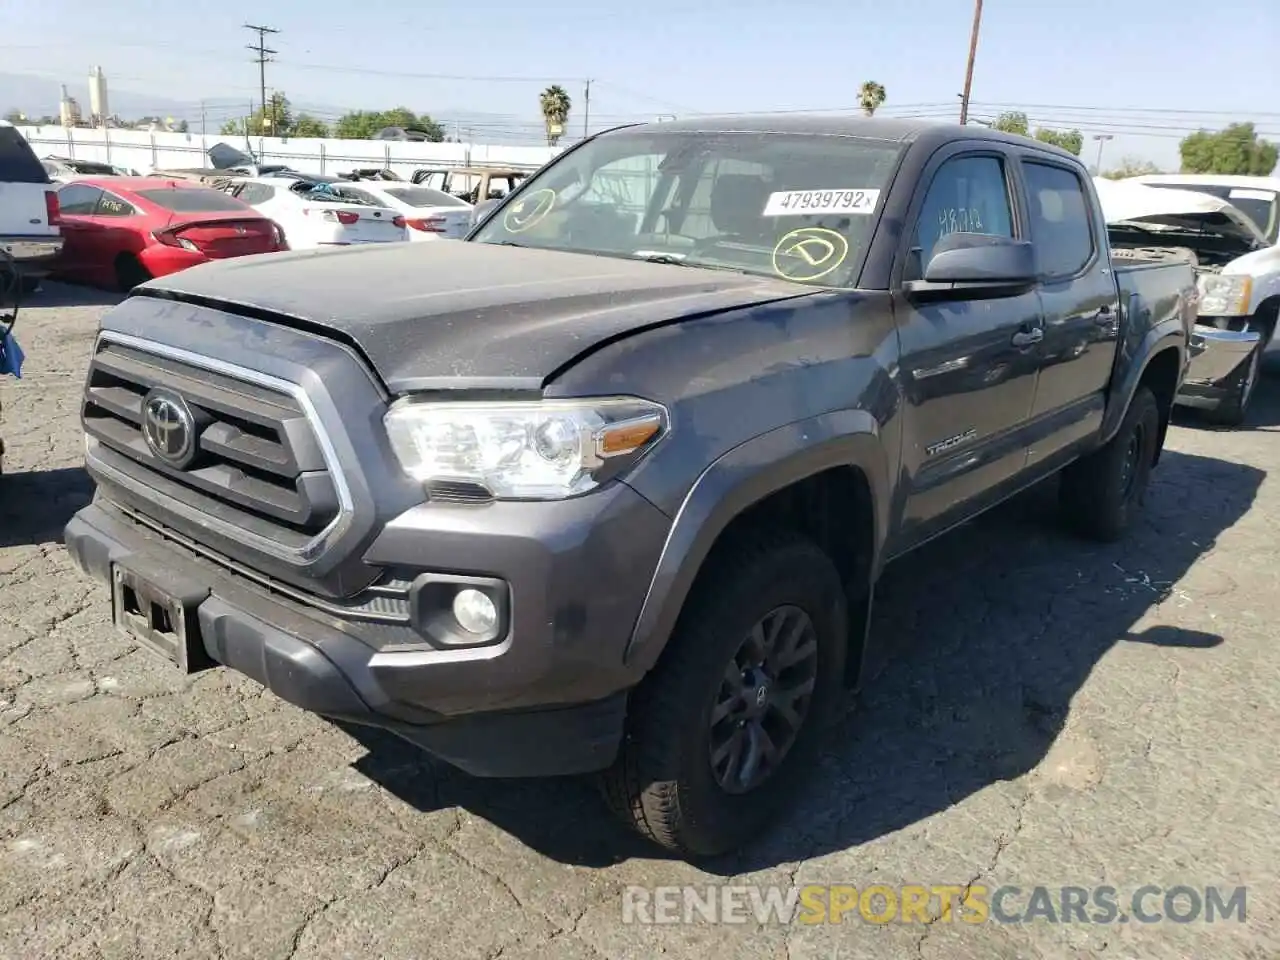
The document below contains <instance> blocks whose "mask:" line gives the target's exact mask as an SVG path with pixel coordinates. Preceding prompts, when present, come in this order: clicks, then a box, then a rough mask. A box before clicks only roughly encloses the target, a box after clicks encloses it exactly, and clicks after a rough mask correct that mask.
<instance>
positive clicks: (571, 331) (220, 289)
mask: <svg viewBox="0 0 1280 960" xmlns="http://www.w3.org/2000/svg"><path fill="white" fill-rule="evenodd" d="M819 292H820V291H819V290H817V289H815V288H813V287H806V286H802V285H800V284H797V283H792V282H790V281H786V280H780V279H773V278H768V277H752V276H746V275H743V274H739V273H730V272H723V271H713V270H703V269H698V268H694V267H681V266H673V265H670V264H655V263H646V262H644V261H641V260H630V259H625V258H616V257H603V256H593V255H589V254H576V253H564V252H560V251H553V250H537V249H531V248H522V247H505V246H498V245H493V244H481V243H468V242H466V241H460V240H447V241H440V242H438V243H429V244H423V243H389V244H377V245H369V246H366V247H359V248H347V249H336V250H323V249H321V250H301V251H295V252H289V253H279V254H262V255H259V256H255V257H244V258H236V259H231V260H222V261H216V262H212V263H208V264H204V265H201V266H198V267H194V268H192V269H190V270H184V271H182V272H180V273H175V274H171V275H169V276H167V277H162V278H159V279H156V280H152V281H150V282H148V283H147V284H145V285H144V286H142V287H139V288H138V289H137V294H138V295H142V296H153V297H154V296H160V297H166V298H171V299H177V300H182V299H191V300H194V301H196V302H201V303H206V304H208V305H211V306H215V307H218V308H221V309H224V310H230V311H232V312H238V313H248V314H251V315H255V316H260V317H263V318H264V319H267V320H271V321H275V322H278V323H285V324H288V325H290V326H295V327H298V328H300V329H310V330H314V331H316V332H318V333H321V334H327V335H330V336H335V337H336V338H338V339H340V340H344V341H346V342H348V343H350V344H351V345H352V346H354V347H355V348H356V349H358V350H359V351H360V352H361V353H362V354H363V355H364V356H365V357H366V358H367V359H368V361H369V363H370V364H371V365H372V366H373V368H374V370H375V371H376V373H377V374H378V376H379V377H381V379H382V380H383V382H384V383H385V384H386V386H387V389H388V390H389V391H391V392H392V393H403V392H408V391H413V390H441V389H502V390H537V389H540V388H541V387H542V386H543V385H544V384H545V382H546V381H547V380H548V379H549V378H551V377H552V376H554V375H555V374H556V373H557V372H558V371H559V370H561V369H562V368H564V367H565V366H567V365H568V364H570V363H572V362H573V361H574V360H575V359H576V358H578V357H579V356H581V355H583V354H585V353H587V352H589V351H591V350H592V349H593V348H595V347H597V346H600V345H603V344H605V343H607V342H609V341H612V340H615V339H618V338H620V337H622V336H625V335H627V334H629V333H634V332H636V331H639V330H642V329H645V328H648V327H653V326H659V325H661V324H665V323H669V322H672V321H675V320H680V319H684V318H689V317H692V316H697V315H705V314H709V313H715V312H717V311H721V310H728V309H733V308H735V307H746V306H754V305H760V304H765V303H770V302H775V301H781V300H788V299H794V298H796V297H804V296H812V295H814V294H816V293H819Z"/></svg>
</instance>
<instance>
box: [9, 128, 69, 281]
mask: <svg viewBox="0 0 1280 960" xmlns="http://www.w3.org/2000/svg"><path fill="white" fill-rule="evenodd" d="M59 219H60V218H59V216H58V195H57V193H55V192H54V185H53V184H52V183H50V182H49V175H48V174H47V173H46V172H45V169H44V166H43V165H42V164H41V163H40V161H39V160H38V159H36V155H35V153H34V152H33V151H32V149H31V145H30V144H29V143H27V141H26V139H25V138H24V137H23V136H22V134H21V133H19V132H18V130H17V129H16V128H15V127H14V126H13V125H12V124H10V123H7V122H5V121H2V120H0V250H3V251H5V253H7V254H9V256H11V257H13V259H14V261H15V262H16V264H17V267H18V275H19V278H20V283H21V285H22V287H23V288H24V289H25V290H27V291H30V290H33V289H34V288H35V287H36V286H37V285H39V283H40V278H41V277H43V276H44V275H45V274H46V273H47V272H48V271H49V267H50V266H51V265H52V263H53V261H54V260H55V259H56V258H57V256H58V254H59V252H61V250H62V230H61V228H60V227H59ZM0 290H3V285H0Z"/></svg>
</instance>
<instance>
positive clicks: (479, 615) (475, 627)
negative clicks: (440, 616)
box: [453, 587, 498, 635]
mask: <svg viewBox="0 0 1280 960" xmlns="http://www.w3.org/2000/svg"><path fill="white" fill-rule="evenodd" d="M453 617H454V619H455V620H457V621H458V626H460V627H461V628H462V629H463V630H465V631H467V633H475V634H481V635H483V634H488V633H492V632H493V631H494V629H495V628H496V627H497V626H498V608H497V606H496V605H495V604H494V602H493V600H491V599H490V598H489V595H488V594H486V593H483V592H481V591H479V590H473V589H471V588H469V587H468V588H467V589H465V590H459V591H458V592H457V594H456V595H455V596H454V598H453Z"/></svg>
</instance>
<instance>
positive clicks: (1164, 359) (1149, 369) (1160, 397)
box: [1130, 346, 1182, 466]
mask: <svg viewBox="0 0 1280 960" xmlns="http://www.w3.org/2000/svg"><path fill="white" fill-rule="evenodd" d="M1181 372H1182V354H1181V352H1180V351H1179V350H1178V349H1177V348H1176V347H1173V346H1168V347H1165V348H1164V349H1162V350H1159V351H1157V352H1156V353H1155V354H1154V355H1153V356H1152V357H1151V359H1150V360H1149V361H1148V362H1147V365H1146V367H1144V368H1143V371H1142V376H1141V377H1140V378H1139V379H1138V385H1140V386H1144V387H1147V388H1148V389H1150V390H1151V392H1152V393H1153V394H1155V398H1156V406H1157V408H1158V409H1159V411H1160V433H1159V435H1158V436H1157V439H1156V454H1155V460H1154V461H1153V462H1152V466H1155V465H1156V464H1157V463H1159V462H1160V453H1161V451H1163V450H1164V441H1165V437H1166V436H1167V435H1168V433H1169V420H1170V417H1172V415H1173V398H1174V397H1175V396H1176V395H1177V393H1178V383H1179V377H1180V375H1181ZM1130 400H1132V397H1130Z"/></svg>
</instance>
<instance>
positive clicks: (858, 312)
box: [66, 117, 1196, 856]
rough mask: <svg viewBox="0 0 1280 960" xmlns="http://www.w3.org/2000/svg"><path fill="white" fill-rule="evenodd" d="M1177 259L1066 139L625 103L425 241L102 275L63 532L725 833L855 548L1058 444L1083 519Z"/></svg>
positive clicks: (1118, 468) (1159, 422)
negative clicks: (74, 504) (618, 123)
mask: <svg viewBox="0 0 1280 960" xmlns="http://www.w3.org/2000/svg"><path fill="white" fill-rule="evenodd" d="M1195 290H1196V283H1195V277H1194V274H1193V271H1192V267H1191V265H1190V262H1189V261H1188V260H1187V259H1186V258H1185V257H1184V256H1183V255H1182V254H1180V253H1178V252H1177V251H1166V250H1161V249H1151V250H1148V251H1146V252H1145V253H1143V252H1139V251H1130V252H1129V259H1128V260H1127V261H1126V262H1125V263H1124V264H1123V265H1120V264H1113V262H1112V260H1111V258H1110V252H1109V248H1108V243H1107V227H1106V224H1105V222H1104V220H1103V217H1102V214H1101V211H1100V210H1099V207H1098V202H1097V198H1096V195H1095V193H1094V190H1093V185H1092V183H1091V181H1090V178H1089V176H1088V174H1087V172H1086V170H1085V168H1084V167H1083V166H1082V165H1081V164H1080V162H1079V161H1078V160H1077V159H1076V158H1075V157H1073V156H1071V155H1069V154H1067V153H1065V152H1062V151H1060V150H1058V149H1057V148H1054V147H1050V146H1047V145H1046V144H1043V143H1038V142H1035V141H1031V140H1028V139H1025V138H1020V137H1014V136H1008V135H1004V134H1000V133H995V132H991V131H988V130H978V129H974V128H968V127H951V126H937V125H929V124H924V123H918V122H908V121H901V120H871V119H856V120H854V119H795V118H793V119H779V118H776V117H770V118H763V117H738V118H731V119H721V120H710V119H699V120H690V121H681V122H667V123H661V124H652V125H637V126H630V127H625V128H620V129H616V130H612V131H609V132H606V133H603V134H600V135H597V136H594V137H592V138H590V139H588V140H586V141H584V142H582V143H581V144H579V145H577V146H575V147H573V148H571V149H570V150H568V151H566V152H565V153H564V154H562V155H561V156H560V157H558V158H557V159H556V160H554V161H553V162H551V163H550V164H549V165H548V166H546V167H545V168H543V169H542V170H541V171H540V172H538V173H537V174H536V175H534V176H532V177H530V178H529V179H528V180H527V181H525V182H524V183H523V184H522V185H521V186H520V187H519V189H518V190H517V191H516V192H515V193H514V194H513V195H512V196H510V197H509V198H507V199H506V200H505V201H503V202H502V203H501V204H500V205H498V206H496V207H495V208H493V209H491V210H489V211H488V212H487V215H486V216H485V217H484V218H483V219H482V220H481V222H479V223H478V224H477V226H476V227H475V228H474V230H473V231H472V233H471V234H470V235H469V236H468V238H467V239H466V240H462V241H448V242H442V243H436V244H427V245H418V244H389V245H386V246H382V247H378V248H364V249H358V250H344V251H327V252H319V251H301V252H294V253H283V254H278V255H277V254H271V255H264V256H260V257H253V258H244V259H239V260H233V261H225V262H222V263H216V264H210V265H207V266H201V267H198V268H196V269H193V270H188V271H186V272H184V273H180V274H176V275H174V276H170V277H165V278H163V279H159V280H154V281H151V282H149V283H147V284H144V285H143V286H141V287H139V288H137V289H136V290H135V291H134V292H133V293H132V295H131V296H129V297H128V298H127V299H126V300H125V301H124V302H123V303H121V304H120V305H119V306H118V307H116V308H114V309H113V310H111V311H110V312H109V313H108V314H107V315H106V317H105V318H104V320H103V324H102V330H101V332H100V336H99V337H98V339H97V342H96V344H95V346H94V348H93V354H92V359H91V362H90V366H89V372H88V377H87V382H86V384H85V392H84V408H83V423H84V430H85V434H86V458H87V467H88V470H89V472H90V473H91V474H92V477H93V479H94V480H95V481H96V483H97V487H98V493H97V497H96V499H95V501H94V502H93V503H92V504H91V505H89V506H87V507H85V508H84V509H83V510H81V511H80V512H79V513H78V514H77V515H76V516H75V517H74V518H73V519H72V520H71V522H70V523H69V525H68V526H67V528H66V544H67V547H68V549H69V550H70V552H71V554H72V555H73V556H74V558H75V560H76V562H77V563H78V565H79V566H80V567H81V568H82V569H83V570H84V571H86V572H87V573H88V574H90V575H91V576H93V577H95V578H97V579H99V580H101V581H103V582H104V583H106V584H108V585H110V588H111V591H112V598H113V599H112V603H113V610H114V618H115V622H116V623H117V624H118V626H119V627H120V628H121V629H123V630H124V631H126V632H127V633H129V634H130V635H131V636H133V637H135V638H137V639H138V640H139V641H140V642H142V643H144V644H145V645H147V646H149V647H151V648H153V649H155V650H156V651H159V652H160V653H161V654H163V655H164V656H167V657H168V658H170V659H171V660H172V661H174V662H175V663H176V664H177V666H178V667H179V668H180V669H181V670H184V671H196V670H200V669H204V668H207V667H209V666H212V665H217V664H221V665H225V666H227V667H230V668H232V669H234V670H238V671H241V672H242V673H244V674H247V675H248V676H250V677H252V678H254V679H256V680H257V681H259V682H261V683H263V684H265V685H266V686H267V687H269V688H270V689H271V690H272V691H274V692H275V693H276V694H278V695H279V696H280V697H282V698H284V699H285V700H287V701H290V702H292V703H294V704H297V705H298V706H300V707H302V708H304V709H307V710H311V711H315V712H316V713H318V714H322V715H324V716H327V717H332V718H337V719H341V720H344V721H348V722H355V723H361V724H370V725H375V726H380V727H383V728H386V729H389V730H392V731H394V732H395V733H397V734H399V735H400V736H402V737H404V738H405V739H407V740H409V741H411V742H413V743H415V744H417V745H419V746H421V747H423V748H425V749H426V750H427V751H429V752H430V753H432V754H434V755H435V756H437V757H440V758H443V759H444V760H445V761H448V762H449V763H451V764H454V765H456V766H457V767H459V768H461V769H463V770H466V771H470V772H472V773H474V774H477V775H480V776H490V777H505V776H543V775H564V774H581V773H587V772H601V773H602V774H603V777H602V780H603V783H604V786H605V791H604V792H605V794H606V796H607V797H608V798H609V800H610V801H611V804H612V805H613V806H615V807H616V808H617V810H618V811H619V812H620V813H621V814H622V816H623V817H624V818H625V819H626V820H627V821H628V822H629V823H630V824H632V825H633V826H634V827H636V828H638V829H639V830H640V831H641V832H642V833H643V834H645V835H646V836H648V837H650V838H652V839H653V840H655V841H657V842H658V843H660V844H662V845H664V846H666V847H668V848H670V849H672V850H675V851H678V852H679V853H681V854H683V855H686V856H701V855H710V854H715V853H718V852H722V851H726V850H730V849H734V848H736V847H738V846H739V845H741V844H743V843H744V842H746V841H747V840H749V839H750V838H751V837H753V836H754V835H756V833H757V831H758V830H760V829H762V828H763V826H764V825H765V823H766V822H767V821H768V820H769V819H770V818H771V817H772V816H773V815H774V814H775V813H776V812H777V811H778V810H779V809H780V808H781V807H782V806H783V805H784V802H785V800H786V798H787V794H788V793H789V791H791V790H792V789H793V787H794V785H795V784H796V783H797V782H798V781H799V779H800V778H799V776H798V775H799V774H800V773H801V772H802V771H803V770H805V769H806V767H808V766H809V765H811V763H812V761H813V759H814V753H815V750H816V748H817V746H818V744H819V742H820V738H821V733H822V728H823V725H824V722H825V721H826V720H828V719H829V718H830V717H832V716H833V707H835V706H837V705H838V704H839V703H840V702H841V700H842V685H845V684H848V685H851V686H855V687H856V685H857V684H858V682H859V679H860V676H861V675H862V673H863V664H864V652H865V649H866V639H867V624H868V618H869V615H870V608H871V599H872V595H873V588H874V585H875V583H876V581H877V578H878V576H879V575H880V573H881V570H882V569H883V568H884V566H885V564H886V563H888V562H889V561H890V560H892V559H894V558H897V557H901V556H902V555H904V554H906V553H907V552H908V551H910V550H912V549H913V548H914V547H917V546H919V545H920V544H922V543H924V542H925V541H927V540H929V539H931V538H933V537H936V536H938V535H939V534H941V533H943V532H945V531H947V530H949V529H951V528H953V527H955V526H956V525H958V524H961V523H963V522H964V521H966V520H968V519H970V518H972V517H974V516H975V515H976V514H978V513H980V512H982V511H984V510H986V509H987V508H989V507H991V506H993V505H995V504H997V503H999V502H1000V501H1002V500H1005V499H1006V498H1008V497H1009V496H1011V495H1012V494H1014V493H1016V492H1017V491H1019V490H1021V489H1023V488H1025V487H1027V486H1029V485H1031V484H1034V483H1036V482H1037V481H1039V480H1042V479H1044V478H1046V477H1048V476H1050V475H1051V474H1054V473H1058V472H1061V497H1062V502H1063V505H1064V507H1065V510H1066V514H1067V516H1068V517H1069V518H1070V520H1071V521H1073V522H1074V524H1075V526H1076V527H1077V528H1078V529H1079V530H1080V531H1081V532H1083V533H1084V534H1086V535H1089V536H1093V537H1097V538H1101V539H1104V540H1109V539H1113V538H1116V537H1119V536H1120V535H1121V534H1123V533H1124V531H1125V529H1126V528H1127V527H1130V526H1131V525H1132V524H1133V523H1134V521H1135V516H1136V514H1137V511H1138V509H1139V507H1140V504H1141V502H1142V500H1143V495H1144V491H1145V489H1146V487H1147V482H1148V477H1149V474H1150V471H1151V469H1152V468H1153V466H1155V464H1156V462H1157V460H1158V459H1159V456H1160V451H1161V448H1162V445H1163V441H1164V437H1165V430H1166V426H1167V424H1168V419H1169V411H1170V406H1171V404H1172V401H1173V398H1174V395H1175V393H1176V392H1177V390H1178V387H1179V384H1180V381H1181V378H1182V376H1183V372H1184V369H1185V365H1186V358H1187V350H1188V332H1189V329H1190V326H1191V324H1192V322H1193V319H1194V317H1195V313H1196V297H1195Z"/></svg>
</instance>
